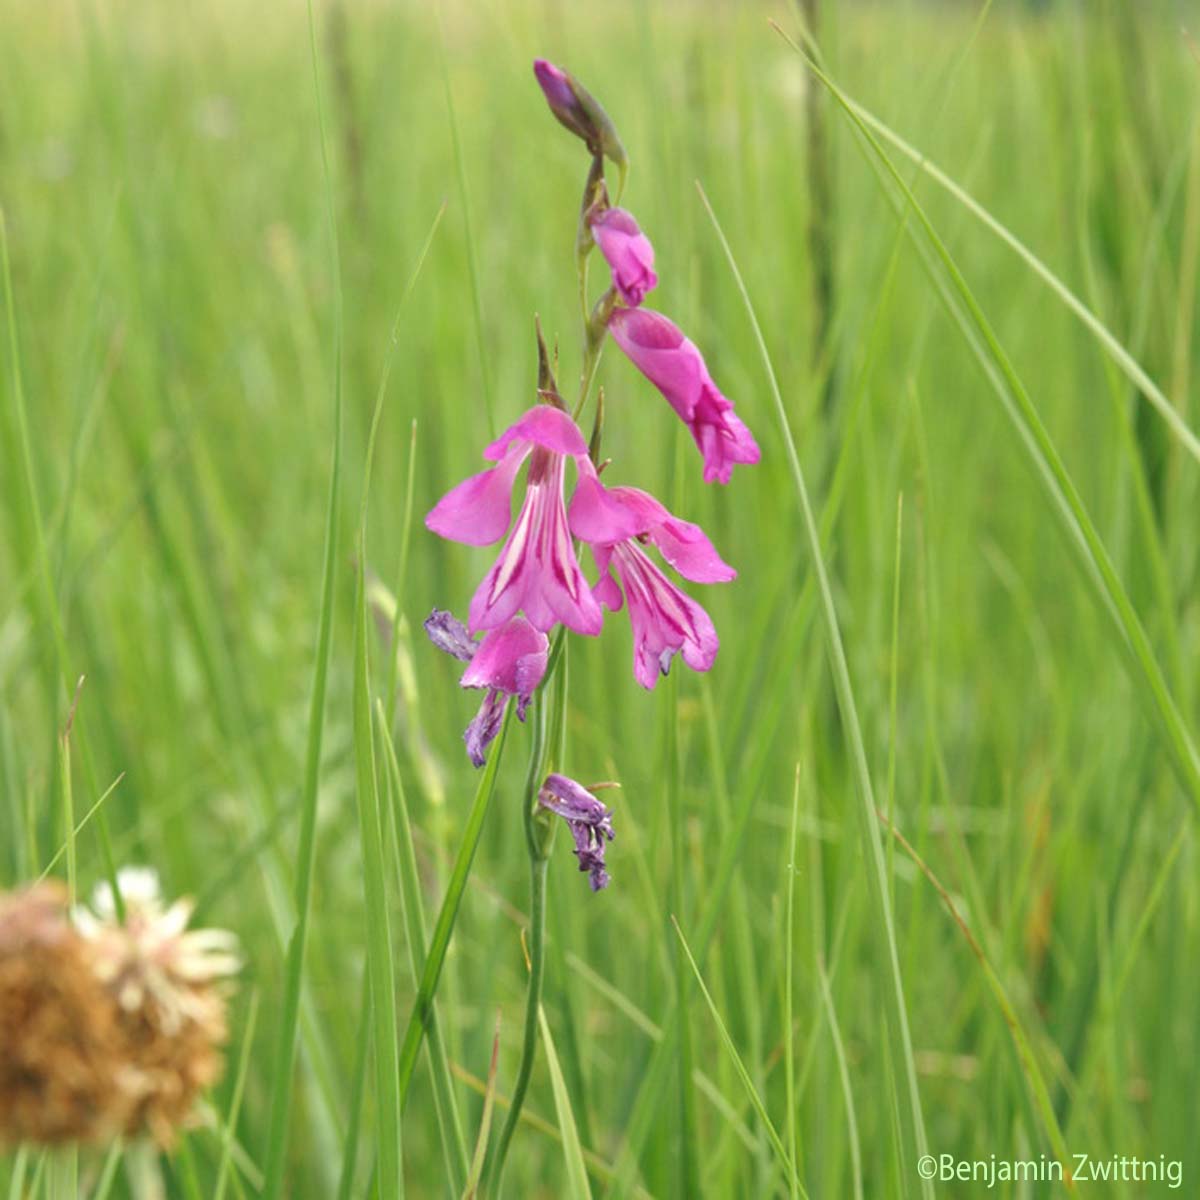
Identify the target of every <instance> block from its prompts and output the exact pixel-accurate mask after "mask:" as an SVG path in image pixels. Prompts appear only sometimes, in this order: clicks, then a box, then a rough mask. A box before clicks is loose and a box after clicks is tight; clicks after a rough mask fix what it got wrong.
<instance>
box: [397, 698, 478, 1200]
mask: <svg viewBox="0 0 1200 1200" xmlns="http://www.w3.org/2000/svg"><path fill="white" fill-rule="evenodd" d="M375 724H376V729H377V732H378V736H379V740H380V744H381V745H382V746H383V761H384V768H385V771H386V776H387V779H388V784H389V788H388V790H389V794H390V796H391V799H392V806H391V809H392V816H393V822H394V829H395V835H396V847H395V852H396V858H397V870H396V874H397V876H398V877H399V880H400V900H401V909H402V914H403V917H404V928H405V944H406V946H407V948H408V961H409V966H410V968H411V970H412V974H413V978H414V979H417V978H419V976H420V971H421V964H422V963H423V962H424V961H425V906H424V904H423V902H422V900H421V877H420V874H419V872H418V870H417V853H416V848H415V846H414V844H413V835H412V824H411V822H410V820H409V815H408V801H407V799H406V798H405V792H404V781H403V779H402V778H401V776H400V764H399V762H398V761H397V759H396V749H395V747H394V746H393V745H392V738H391V734H390V732H389V730H388V722H387V718H386V716H385V715H384V711H383V702H382V701H381V700H377V701H376V704H375ZM425 1047H426V1050H427V1052H428V1055H429V1068H430V1072H431V1074H432V1077H433V1101H434V1108H435V1110H436V1116H437V1123H438V1132H439V1135H440V1138H441V1142H442V1155H443V1158H444V1159H445V1162H446V1169H447V1172H448V1177H449V1183H450V1186H451V1188H452V1190H453V1191H454V1192H455V1193H456V1194H457V1193H459V1192H461V1191H462V1190H463V1188H464V1187H465V1186H466V1178H467V1149H466V1142H465V1140H464V1138H463V1130H462V1120H461V1118H460V1117H459V1113H458V1105H457V1103H456V1102H455V1099H454V1085H453V1082H452V1080H451V1076H450V1061H449V1058H448V1056H447V1054H446V1046H445V1042H444V1041H443V1039H442V1031H441V1024H440V1022H439V1021H438V1015H437V1006H436V1005H434V1004H432V1003H431V1004H430V1012H429V1029H428V1036H427V1038H426V1039H425Z"/></svg>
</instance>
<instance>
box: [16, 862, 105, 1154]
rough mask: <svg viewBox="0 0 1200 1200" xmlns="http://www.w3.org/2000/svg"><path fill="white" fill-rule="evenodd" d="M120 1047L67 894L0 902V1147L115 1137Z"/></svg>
mask: <svg viewBox="0 0 1200 1200" xmlns="http://www.w3.org/2000/svg"><path fill="white" fill-rule="evenodd" d="M121 1042H122V1039H121V1036H120V1033H119V1031H118V1028H117V1012H116V1007H115V1006H114V1005H113V1004H112V1002H111V1000H110V998H109V996H108V993H107V992H106V991H105V990H104V988H103V986H102V985H101V984H100V981H99V980H98V979H97V978H96V975H95V972H94V971H93V970H92V963H91V954H90V951H89V948H88V946H87V943H86V942H85V941H84V940H83V938H81V937H80V936H79V934H78V933H77V932H76V930H75V929H74V927H73V926H72V925H71V923H70V920H69V919H68V915H67V894H66V889H64V888H62V887H61V886H59V885H57V884H53V883H43V884H38V885H37V886H35V887H32V888H30V889H28V890H27V891H23V892H16V893H13V894H12V895H7V896H6V895H0V1145H2V1144H4V1143H9V1144H15V1143H17V1142H25V1141H28V1142H39V1143H42V1144H57V1143H61V1142H72V1141H97V1140H100V1139H103V1138H107V1137H111V1136H113V1135H114V1134H116V1133H118V1132H119V1131H120V1130H121V1128H122V1127H123V1125H124V1122H125V1118H126V1111H127V1107H126V1104H125V1101H124V1098H123V1095H122V1093H121V1090H120V1089H119V1088H118V1087H117V1086H116V1081H117V1079H118V1078H119V1076H120V1066H121V1049H120V1047H121Z"/></svg>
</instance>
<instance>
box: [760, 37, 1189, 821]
mask: <svg viewBox="0 0 1200 1200" xmlns="http://www.w3.org/2000/svg"><path fill="white" fill-rule="evenodd" d="M775 28H776V30H777V31H778V32H779V33H780V35H781V36H782V37H783V38H784V40H785V41H787V42H788V44H789V45H790V46H791V47H792V48H793V49H794V50H795V51H796V52H797V53H798V54H800V55H801V57H802V58H803V59H804V61H805V63H806V64H807V65H808V68H809V70H810V71H811V72H812V73H813V74H814V75H815V76H816V77H817V79H818V80H819V81H820V82H821V83H822V84H823V85H824V86H825V87H826V88H828V89H829V91H830V92H831V94H832V95H833V96H834V98H835V99H836V100H837V102H838V104H839V105H840V106H841V107H842V109H843V110H844V111H845V112H846V114H847V115H848V116H849V118H850V120H851V121H852V122H853V123H854V125H855V127H856V129H857V130H858V132H859V133H860V134H861V137H862V141H863V143H865V146H866V147H867V148H869V150H870V152H871V153H870V154H867V158H868V161H870V162H872V163H873V164H874V163H876V162H877V163H878V165H879V166H880V167H882V169H883V171H884V172H886V175H887V176H888V177H890V179H891V181H892V183H893V184H894V185H895V186H896V187H897V188H898V189H899V190H900V192H901V194H902V197H903V199H902V201H897V200H896V199H895V198H894V197H891V196H890V193H887V192H886V189H885V194H887V195H888V198H889V200H891V202H892V203H893V205H895V206H896V207H897V208H898V209H899V208H900V207H901V206H902V205H907V207H908V208H909V209H911V211H912V212H913V214H915V216H916V217H917V220H918V222H919V224H920V227H921V229H922V230H923V231H924V233H925V235H926V237H927V238H928V240H929V247H932V250H930V249H929V247H927V246H926V245H925V243H923V242H922V241H920V240H919V238H918V237H917V236H916V231H915V230H913V229H912V228H911V226H909V232H910V237H912V240H913V244H914V246H915V247H916V248H917V250H918V253H919V254H920V256H921V259H922V262H923V263H924V264H925V266H926V269H927V271H928V273H929V275H930V278H931V280H932V281H933V283H934V286H935V289H936V290H937V292H938V295H939V298H940V299H941V300H942V302H943V304H944V305H945V306H946V309H947V311H948V312H949V313H950V315H951V317H952V318H953V319H954V321H955V323H956V324H957V325H958V326H959V330H960V332H961V333H962V334H963V337H964V340H965V341H966V342H967V345H968V346H969V348H970V349H971V351H972V352H973V353H974V355H975V357H976V358H977V359H978V361H979V363H980V366H981V367H982V369H983V371H984V374H985V376H986V377H987V379H988V381H989V382H990V383H991V384H992V386H993V388H994V389H995V391H996V393H997V395H998V397H999V398H1000V400H1001V403H1002V406H1003V408H1004V411H1005V414H1006V415H1007V416H1008V418H1009V420H1010V421H1011V422H1012V424H1013V426H1014V428H1015V429H1016V431H1017V433H1018V436H1019V437H1020V439H1021V443H1022V445H1023V446H1024V448H1025V450H1026V454H1027V457H1028V459H1029V461H1030V463H1031V464H1032V466H1033V467H1034V470H1035V475H1036V477H1037V479H1038V480H1039V481H1040V482H1041V484H1042V485H1043V487H1044V488H1045V490H1046V493H1047V496H1048V498H1049V500H1050V501H1051V507H1052V509H1053V511H1054V513H1055V514H1056V516H1057V517H1058V518H1059V520H1060V522H1061V523H1062V526H1063V531H1064V533H1065V535H1066V538H1067V542H1068V545H1069V546H1070V547H1071V549H1072V550H1073V551H1074V552H1075V554H1076V556H1077V561H1078V562H1079V564H1080V567H1081V569H1082V571H1083V574H1084V578H1085V579H1086V580H1087V581H1088V583H1089V584H1090V585H1091V586H1092V588H1093V591H1094V592H1095V595H1096V599H1097V601H1098V602H1099V604H1100V607H1101V609H1102V610H1103V611H1104V612H1105V614H1106V615H1107V616H1108V617H1109V619H1110V620H1111V622H1112V624H1113V627H1114V630H1115V632H1116V633H1117V635H1118V644H1119V645H1120V647H1121V649H1122V651H1123V652H1124V654H1125V658H1126V662H1127V663H1128V664H1129V666H1130V673H1131V675H1132V676H1133V679H1134V681H1135V683H1136V684H1137V685H1138V686H1139V688H1140V689H1141V690H1142V692H1143V694H1144V696H1145V697H1146V699H1147V700H1148V702H1149V707H1150V710H1151V713H1152V714H1153V717H1154V723H1155V725H1156V727H1157V728H1158V730H1159V732H1160V734H1161V736H1162V738H1163V740H1164V741H1165V743H1166V745H1167V748H1168V750H1169V751H1170V755H1171V761H1172V764H1173V765H1174V767H1175V769H1176V771H1177V773H1178V774H1179V777H1180V781H1181V783H1182V785H1183V787H1184V789H1185V791H1186V792H1187V793H1188V794H1189V795H1190V797H1191V799H1192V801H1193V803H1194V804H1195V805H1196V807H1197V809H1198V810H1200V754H1198V753H1197V750H1196V747H1195V744H1194V743H1193V741H1192V739H1191V736H1190V734H1189V732H1188V729H1187V726H1186V724H1185V722H1184V719H1183V717H1182V715H1181V713H1180V711H1179V709H1178V707H1177V706H1176V704H1175V700H1174V697H1173V696H1172V694H1171V691H1170V689H1169V687H1168V686H1167V683H1166V680H1165V678H1164V676H1163V673H1162V669H1161V667H1160V666H1159V664H1158V660H1157V658H1156V657H1155V655H1154V651H1153V648H1152V647H1151V645H1150V642H1149V639H1148V637H1147V635H1146V631H1145V629H1144V628H1143V626H1142V623H1141V621H1140V619H1139V617H1138V615H1137V612H1136V610H1135V609H1134V607H1133V605H1132V603H1131V602H1130V600H1129V596H1128V594H1127V593H1126V591H1125V589H1124V587H1123V585H1122V583H1121V581H1120V579H1119V577H1118V576H1117V573H1116V569H1115V567H1114V566H1113V563H1112V559H1111V558H1110V556H1109V554H1108V551H1107V549H1106V548H1105V546H1104V544H1103V542H1102V541H1101V539H1100V536H1099V534H1098V533H1097V531H1096V529H1095V526H1094V525H1093V524H1092V521H1091V518H1090V516H1089V515H1088V513H1087V510H1086V508H1085V506H1084V504H1083V501H1082V499H1081V497H1080V495H1079V493H1078V491H1077V489H1076V488H1075V485H1074V482H1073V481H1072V479H1071V477H1070V475H1069V474H1068V473H1067V470H1066V467H1065V466H1064V464H1063V462H1062V459H1061V458H1060V456H1059V454H1058V450H1057V448H1056V447H1055V445H1054V443H1053V442H1052V441H1051V439H1050V435H1049V433H1048V432H1047V430H1046V428H1045V426H1044V425H1043V424H1042V421H1041V418H1040V416H1039V415H1038V412H1037V409H1036V407H1035V406H1034V404H1033V402H1032V400H1031V399H1030V397H1029V394H1028V393H1027V392H1026V390H1025V387H1024V385H1023V384H1022V382H1021V380H1020V378H1019V377H1018V375H1017V373H1016V370H1015V369H1014V367H1013V366H1012V363H1011V362H1010V361H1009V359H1008V356H1007V355H1006V354H1005V352H1004V350H1003V347H1001V345H1000V343H999V341H998V339H997V338H996V335H995V333H994V331H993V330H992V327H991V325H990V324H989V323H988V321H987V319H986V317H985V316H984V314H983V311H982V309H981V308H980V306H979V304H978V302H977V301H976V299H975V296H974V294H973V293H972V291H971V290H970V288H969V287H968V285H967V283H966V280H965V279H964V278H963V276H962V273H961V272H960V271H959V269H958V266H957V264H956V263H955V261H954V259H953V258H952V256H951V255H950V252H949V251H948V250H947V248H946V246H945V244H944V242H943V241H942V240H941V238H940V237H939V236H938V234H937V231H936V230H935V229H934V227H933V224H932V223H931V222H930V220H929V218H928V216H927V215H926V213H925V211H924V209H923V208H922V207H921V205H920V203H919V202H918V201H917V199H916V197H915V196H914V195H913V193H912V190H911V189H910V188H909V187H908V185H907V184H906V183H905V182H904V180H903V178H902V177H901V175H900V173H899V171H898V170H897V169H896V167H895V165H894V164H893V163H892V161H891V159H890V158H889V157H888V156H887V154H886V152H885V151H884V149H883V147H882V146H880V144H879V142H878V141H877V140H876V138H875V137H874V135H873V134H872V133H871V131H870V129H869V128H868V127H867V125H866V123H865V122H864V121H863V119H862V118H861V117H859V116H858V114H857V112H856V110H855V108H854V106H853V105H852V102H851V101H850V100H849V98H848V97H846V96H845V94H844V93H843V92H842V91H841V89H840V87H839V86H838V85H837V84H836V83H834V82H833V80H832V79H831V78H830V77H829V76H828V75H827V74H826V73H825V71H824V70H823V69H822V68H821V67H820V66H819V65H818V64H817V62H816V61H814V60H813V58H812V57H811V56H809V55H808V54H806V53H805V51H804V50H802V49H801V48H800V47H799V46H797V45H796V44H795V42H792V41H791V40H790V39H789V38H788V37H787V35H786V34H785V33H783V31H782V30H780V29H779V27H778V26H777V25H776V26H775ZM864 153H865V151H864ZM872 155H873V156H874V157H872ZM881 186H882V183H881ZM937 264H940V265H941V268H942V269H943V270H944V272H945V276H946V278H945V279H943V278H942V276H941V275H939V274H938V272H937V269H936V267H937ZM947 279H948V280H949V282H948V283H947V282H946V280H947Z"/></svg>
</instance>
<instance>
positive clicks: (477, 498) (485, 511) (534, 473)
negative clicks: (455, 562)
mask: <svg viewBox="0 0 1200 1200" xmlns="http://www.w3.org/2000/svg"><path fill="white" fill-rule="evenodd" d="M483 456H484V458H486V459H490V460H491V461H492V462H494V463H495V464H496V465H495V466H494V467H491V468H489V469H488V470H486V471H482V472H480V473H479V474H478V475H472V476H471V477H470V478H469V479H465V480H463V482H462V483H460V484H459V485H458V486H457V487H456V488H453V489H451V490H450V491H449V492H447V493H446V495H445V496H443V497H442V498H441V499H440V500H439V501H438V502H437V504H436V505H434V507H433V509H432V511H431V512H430V513H429V515H428V516H427V517H426V518H425V524H426V525H427V526H428V527H429V528H430V529H431V530H433V532H434V533H437V534H440V535H441V536H442V537H444V538H449V539H451V540H452V541H456V542H464V543H465V544H466V545H468V546H487V545H490V544H491V543H492V542H495V541H498V540H499V539H500V538H501V537H503V536H504V534H505V532H507V531H508V529H509V525H510V522H511V517H512V514H511V509H512V489H513V482H514V480H515V479H516V475H517V472H518V471H519V470H520V468H521V464H522V463H523V462H524V461H525V459H526V458H528V459H530V463H529V476H528V479H527V482H526V490H525V501H524V503H523V504H522V506H521V511H520V513H519V514H518V516H517V519H516V522H515V523H514V524H513V525H512V530H511V532H509V534H508V539H507V541H506V542H505V543H504V548H503V549H502V550H501V551H500V557H499V558H497V559H496V562H495V564H494V565H493V567H492V569H491V570H490V571H489V572H488V573H487V575H486V576H485V577H484V580H483V582H482V583H481V584H480V585H479V588H478V589H477V590H476V592H475V595H474V597H473V599H472V600H471V608H470V613H469V618H468V626H469V628H470V630H471V632H472V633H475V632H478V631H479V630H486V629H496V628H498V627H499V626H501V625H503V624H504V623H505V622H506V621H508V620H509V618H510V617H513V616H515V615H516V613H517V612H518V611H524V613H525V616H526V618H527V619H528V621H529V624H530V625H532V626H533V628H534V629H537V630H540V631H542V632H543V633H544V632H546V631H547V630H549V629H552V628H553V627H554V626H555V625H556V624H557V623H558V622H559V621H561V622H562V623H563V624H564V625H566V626H567V627H568V628H569V629H574V630H575V631H576V632H577V633H584V634H589V635H595V634H598V633H599V632H600V627H601V625H602V624H603V620H604V615H603V613H602V612H601V611H600V606H599V605H598V604H597V602H596V600H595V598H594V597H593V595H592V592H591V589H590V588H589V587H588V585H587V581H586V580H585V579H584V577H583V572H582V571H581V570H580V568H579V563H578V561H577V559H576V557H575V548H574V546H573V545H572V544H571V535H570V533H569V531H568V529H567V513H566V509H565V507H564V506H563V474H564V469H565V461H566V459H567V458H573V459H574V460H575V465H576V469H577V470H578V472H579V477H580V479H585V478H592V477H594V476H595V473H596V472H595V468H594V467H593V466H592V463H591V460H590V459H589V458H588V454H587V445H586V443H585V442H584V440H583V434H581V433H580V432H579V429H578V427H577V426H576V424H575V422H574V421H572V420H571V418H570V417H569V416H567V414H566V413H565V412H562V411H561V410H560V409H557V408H552V407H551V406H550V405H545V404H540V405H538V406H536V407H535V408H532V409H530V410H529V411H528V412H527V413H526V414H525V415H524V416H523V417H521V419H520V420H519V421H517V422H516V423H515V424H513V425H511V426H509V428H508V429H506V430H505V431H504V432H503V433H502V434H501V435H500V436H499V437H498V438H497V439H496V440H495V441H494V442H492V444H491V445H490V446H488V447H487V448H486V449H485V450H484V452H483ZM613 519H614V520H616V519H619V514H615V515H614V516H613Z"/></svg>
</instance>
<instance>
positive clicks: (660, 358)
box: [608, 308, 759, 483]
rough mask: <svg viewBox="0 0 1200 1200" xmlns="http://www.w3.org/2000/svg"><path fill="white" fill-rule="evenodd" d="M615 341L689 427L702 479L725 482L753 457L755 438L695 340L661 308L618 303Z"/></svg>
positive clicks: (612, 322) (610, 325)
mask: <svg viewBox="0 0 1200 1200" xmlns="http://www.w3.org/2000/svg"><path fill="white" fill-rule="evenodd" d="M608 328H609V331H610V332H611V333H612V335H613V337H614V338H616V341H617V345H618V346H620V347H621V349H622V350H624V351H625V353H626V355H628V357H629V358H630V360H631V361H632V362H633V365H634V366H635V367H637V369H638V370H639V371H641V373H642V374H643V375H645V376H646V378H647V379H649V380H650V382H651V383H652V384H654V386H655V387H656V388H658V390H659V391H660V392H662V394H663V396H665V397H666V399H667V402H668V403H669V404H670V405H671V407H672V408H673V409H674V410H675V411H676V412H677V413H678V414H679V416H680V418H681V419H682V420H683V422H684V423H685V424H686V425H687V427H688V428H689V429H690V430H691V431H692V438H693V439H694V440H695V442H696V445H697V446H698V447H699V449H700V453H701V454H702V455H704V482H705V483H712V482H713V481H714V480H716V481H718V482H719V483H728V482H729V478H730V476H731V475H732V474H733V468H734V465H735V464H736V463H756V462H758V459H759V450H758V444H757V443H756V442H755V440H754V438H753V436H752V435H751V433H750V430H749V429H747V428H746V426H745V425H744V424H743V423H742V421H741V420H740V418H739V417H738V416H737V414H736V413H734V411H733V402H732V401H731V400H728V399H726V398H725V397H724V396H723V395H721V392H720V391H719V390H718V388H717V385H716V384H715V383H713V381H712V376H711V375H709V373H708V367H707V366H705V364H704V358H703V357H702V355H701V354H700V351H699V350H698V349H697V348H696V346H695V344H694V343H693V342H691V341H690V340H689V339H688V338H686V337H684V335H683V333H682V331H681V330H680V329H679V328H678V326H676V325H675V323H674V322H672V321H669V320H668V319H667V318H666V317H664V316H663V315H662V313H657V312H652V311H651V310H650V309H647V308H618V309H615V310H614V311H613V314H612V316H611V317H610V318H609V323H608Z"/></svg>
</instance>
